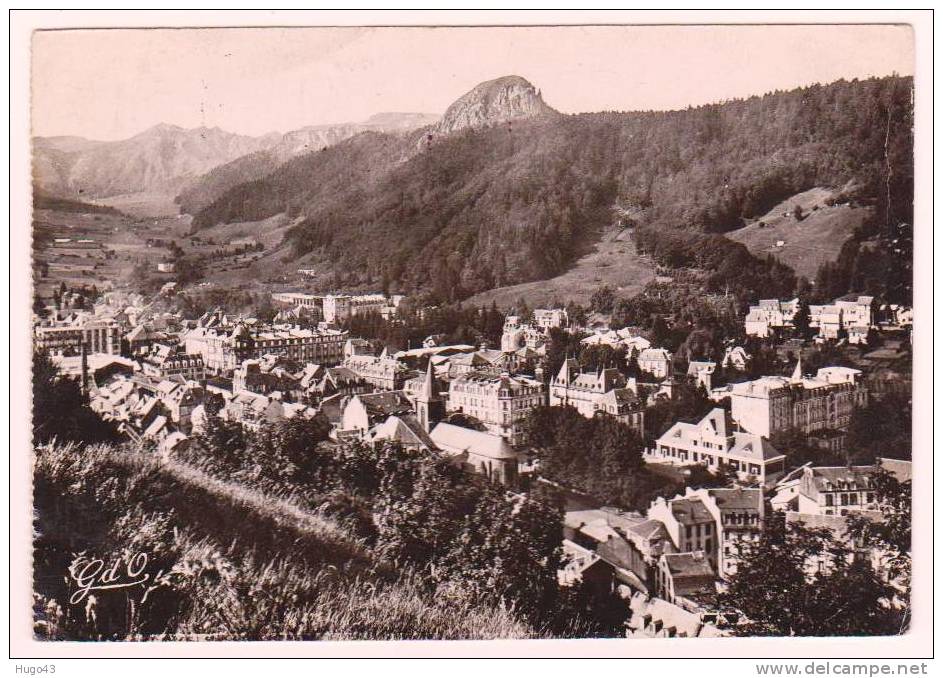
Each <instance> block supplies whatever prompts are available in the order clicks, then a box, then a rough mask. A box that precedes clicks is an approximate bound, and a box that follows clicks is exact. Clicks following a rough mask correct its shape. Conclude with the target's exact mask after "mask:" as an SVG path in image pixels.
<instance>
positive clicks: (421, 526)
mask: <svg viewBox="0 0 943 678" xmlns="http://www.w3.org/2000/svg"><path fill="white" fill-rule="evenodd" d="M477 497H478V488H477V487H476V486H475V485H473V484H469V483H467V482H466V478H465V477H464V472H463V471H462V470H461V469H459V468H457V467H455V466H453V465H451V464H449V463H448V462H447V461H445V460H441V459H417V460H408V459H400V460H398V461H397V462H396V463H394V464H393V465H390V466H388V467H387V469H386V473H385V474H384V477H383V480H382V481H381V484H380V491H379V496H378V498H377V502H376V506H375V514H376V516H377V518H376V522H377V529H378V533H379V534H378V540H377V542H378V546H379V548H380V550H381V551H382V552H383V553H384V554H385V556H386V557H388V558H390V559H391V560H393V561H402V562H409V563H412V564H414V565H417V566H418V567H419V568H420V569H429V568H430V567H431V566H434V565H435V564H436V563H439V562H441V561H442V559H443V558H444V557H445V555H446V554H447V553H448V552H449V549H451V548H452V541H453V540H454V539H455V537H456V535H457V534H458V533H459V530H460V529H461V528H462V524H463V521H464V519H465V516H467V515H469V514H470V513H472V512H473V510H474V507H475V502H476V499H477Z"/></svg>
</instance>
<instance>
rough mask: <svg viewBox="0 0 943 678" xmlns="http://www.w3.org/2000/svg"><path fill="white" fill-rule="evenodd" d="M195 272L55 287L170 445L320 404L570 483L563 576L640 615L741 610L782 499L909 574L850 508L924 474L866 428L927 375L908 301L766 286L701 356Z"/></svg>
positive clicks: (130, 422) (877, 511) (62, 365)
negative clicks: (235, 282) (802, 295)
mask: <svg viewBox="0 0 943 678" xmlns="http://www.w3.org/2000/svg"><path fill="white" fill-rule="evenodd" d="M63 288H65V285H63ZM175 294H176V291H175V290H174V288H173V286H171V287H169V288H166V289H164V290H162V291H161V292H160V293H159V294H157V295H154V296H153V297H152V298H146V297H145V296H143V295H142V294H138V293H134V292H131V291H126V290H120V289H111V290H108V291H103V292H101V293H100V294H99V295H98V296H97V297H95V298H87V297H88V296H90V295H88V292H87V291H86V292H85V293H84V295H81V298H78V297H79V296H80V293H78V292H72V291H70V290H68V289H62V290H56V293H55V295H54V298H53V299H51V300H50V302H49V303H48V304H40V305H38V306H37V307H36V309H35V310H36V313H37V318H36V321H35V326H34V330H33V332H34V347H35V350H36V352H37V358H36V359H37V360H48V361H49V363H50V365H51V367H52V368H53V369H54V370H56V371H58V373H59V375H60V377H58V378H66V379H69V380H72V381H73V382H74V383H76V384H77V385H78V388H79V390H80V392H81V394H82V398H83V400H84V402H85V403H87V405H88V407H90V409H91V410H92V411H94V412H95V413H96V414H97V416H98V417H100V419H101V420H102V421H103V422H106V423H107V424H108V425H109V426H112V427H113V429H114V431H115V432H116V435H117V436H118V439H120V440H123V441H126V442H128V443H130V444H133V445H136V446H138V447H139V448H140V449H144V450H149V454H152V455H154V456H155V457H156V458H161V459H175V458H179V459H188V460H192V459H193V454H194V452H195V451H197V450H199V449H200V441H201V440H202V439H203V437H205V436H206V435H208V431H209V430H215V427H218V426H220V425H221V424H220V422H222V425H224V426H234V427H236V428H237V429H239V430H242V431H245V432H246V433H247V434H252V433H254V434H259V433H260V432H261V433H262V434H264V435H267V434H266V432H269V431H272V430H275V428H276V427H278V426H280V425H282V424H284V423H285V422H292V421H294V422H318V425H320V426H323V427H324V431H325V435H324V436H323V440H321V441H320V442H318V443H317V445H318V446H319V447H320V446H326V447H328V448H330V447H334V448H343V447H344V446H348V445H360V446H362V447H364V448H368V449H374V450H376V449H379V448H381V447H384V446H387V447H389V446H393V447H395V448H397V449H399V450H403V451H406V452H408V453H411V454H415V455H423V456H432V457H436V458H439V459H443V460H446V461H447V463H448V464H449V465H451V466H453V467H454V468H456V469H460V470H461V471H463V472H464V473H465V474H468V475H470V476H472V477H477V478H480V479H481V480H482V481H484V482H486V483H488V484H489V485H493V486H495V487H501V488H503V490H502V491H503V492H505V493H506V494H507V496H508V497H510V498H512V500H514V498H522V497H532V496H542V494H544V493H547V492H554V493H555V495H554V496H556V497H557V498H558V500H559V501H560V502H561V505H562V516H563V519H562V525H559V534H560V541H559V544H558V547H559V548H560V549H561V550H562V554H563V555H562V558H561V559H560V565H559V570H558V572H557V582H558V584H559V586H560V587H561V588H562V589H568V588H571V589H575V588H576V587H580V588H581V590H584V591H588V592H590V595H591V599H592V600H595V601H599V600H607V601H609V602H608V603H607V604H608V605H610V606H611V605H612V604H613V601H615V605H616V607H617V608H618V611H617V612H616V613H614V614H611V615H610V616H611V618H613V619H615V620H616V624H617V626H618V629H617V630H616V633H618V634H619V635H624V636H626V637H714V636H722V635H731V634H733V633H735V631H736V629H737V626H738V624H741V623H745V622H747V621H749V620H750V619H751V616H750V611H749V610H747V609H744V607H745V605H741V606H739V607H737V606H736V605H735V604H733V603H730V602H729V600H731V599H729V598H728V599H727V600H728V602H727V603H724V604H719V603H718V602H717V601H718V600H724V598H723V596H724V594H728V595H729V594H730V591H732V590H733V591H736V590H738V588H737V587H738V586H740V587H742V584H739V585H738V584H736V583H734V584H731V581H733V580H735V578H736V576H737V572H738V567H739V565H740V564H741V559H742V557H743V554H744V553H748V552H749V549H750V547H751V546H753V547H755V546H756V545H757V544H758V543H759V542H760V541H761V538H762V536H763V535H764V533H765V532H766V531H768V530H769V529H770V525H772V524H773V523H777V522H779V523H781V524H782V525H785V526H786V528H787V529H788V526H791V525H802V526H808V527H810V528H815V529H818V530H824V531H825V532H827V533H829V534H830V535H831V536H832V537H833V538H834V539H835V540H836V541H837V542H838V543H841V544H844V545H846V546H847V549H848V552H849V554H850V555H849V556H848V557H849V558H852V559H854V558H859V557H864V558H868V559H870V560H871V561H872V564H873V566H874V568H875V571H876V572H878V573H879V574H880V575H881V576H882V577H883V578H884V580H885V583H886V584H887V585H889V586H891V587H895V586H898V587H899V586H901V583H900V579H901V575H900V573H899V572H898V571H897V570H895V568H894V567H892V561H893V558H892V557H891V555H890V554H889V553H886V552H884V551H882V550H881V549H878V548H873V545H869V544H865V543H862V542H861V540H860V539H857V540H856V539H855V538H853V537H851V536H849V534H850V533H849V531H848V528H849V525H851V524H853V523H854V522H855V521H856V520H857V519H858V517H864V518H866V519H868V520H873V521H881V520H882V519H883V518H882V514H881V509H882V506H883V505H884V503H886V502H887V497H886V496H885V495H884V494H882V492H881V488H882V487H884V485H882V484H881V483H882V482H883V481H882V480H881V479H883V478H887V477H889V478H891V479H892V481H891V482H893V483H895V484H896V485H897V486H906V485H907V484H909V482H910V478H911V469H910V461H909V459H910V450H909V449H901V448H900V447H895V446H894V445H892V444H891V441H890V438H888V439H887V440H880V439H878V440H872V441H871V442H872V443H873V444H871V445H870V446H869V447H868V448H867V449H864V448H862V446H861V440H862V435H863V434H862V417H865V418H868V417H873V416H879V415H877V414H876V413H879V412H881V411H882V409H881V408H882V407H888V406H890V404H892V403H897V402H899V398H900V395H901V394H902V393H906V392H907V391H908V388H909V374H903V373H901V371H900V370H898V369H895V367H894V366H895V365H896V364H898V363H899V362H900V359H901V356H905V355H906V353H907V351H909V344H910V336H911V329H912V325H913V314H912V311H911V309H910V308H906V307H902V306H900V305H891V304H885V303H882V302H881V300H880V299H876V298H874V297H870V296H860V295H850V296H848V297H846V298H839V299H835V300H834V301H833V302H832V303H830V304H824V305H810V304H808V303H807V301H806V300H800V299H799V298H793V299H786V300H779V299H762V300H756V301H755V302H754V303H753V304H752V305H750V306H749V308H748V309H746V310H745V311H744V312H743V313H742V315H741V319H740V323H741V327H742V330H741V331H738V332H737V333H736V336H730V337H726V338H723V340H722V342H721V344H720V345H719V347H714V348H704V349H703V350H702V351H701V352H700V354H698V355H692V354H691V352H690V351H682V350H681V348H682V347H679V346H678V345H677V342H676V341H675V342H672V341H671V340H665V338H664V336H662V337H661V340H662V341H661V342H660V341H659V339H660V337H659V336H658V333H657V332H653V331H651V330H650V329H644V328H641V327H635V326H632V325H625V326H622V327H612V326H610V324H609V323H607V322H606V318H605V317H602V316H600V314H598V313H587V309H582V308H575V309H574V308H573V307H572V306H566V307H565V306H563V305H561V306H556V307H551V308H537V309H529V308H527V307H526V304H521V305H518V307H517V308H513V309H509V311H508V312H507V313H506V314H501V313H499V311H498V310H497V309H496V308H492V309H490V310H489V309H486V308H481V309H476V310H473V311H471V315H472V316H474V317H478V318H481V319H482V323H481V324H482V326H484V325H488V327H489V330H490V336H488V334H489V332H477V333H472V334H475V336H473V337H469V338H468V339H469V343H465V342H457V341H450V337H449V334H454V333H447V332H433V333H431V334H429V335H428V336H426V337H424V338H423V339H422V341H417V342H415V345H410V344H411V342H410V343H408V344H407V345H406V346H402V345H399V346H397V345H388V344H387V343H385V342H384V341H383V339H382V337H384V336H390V331H392V330H395V328H397V327H402V326H403V325H405V324H407V323H409V322H416V319H417V318H419V319H425V320H427V321H428V320H429V318H433V317H435V313H436V312H437V309H436V307H434V306H430V305H421V304H416V303H415V302H414V300H413V299H411V298H409V297H406V296H404V295H387V294H382V293H372V294H338V293H323V294H322V293H318V294H315V293H310V292H308V291H298V290H289V291H277V292H272V293H271V307H272V309H271V312H270V313H268V316H269V317H261V316H262V314H259V315H258V317H253V316H252V315H249V314H246V313H233V312H231V310H230V309H226V308H220V307H213V308H209V309H207V310H206V311H205V312H203V313H202V314H200V315H199V316H198V317H191V318H187V317H185V314H184V313H182V312H181V311H180V310H175V309H174V307H173V304H172V303H171V301H172V299H173V297H174V295H175ZM423 326H426V325H423ZM443 329H444V328H443ZM672 344H673V345H672ZM686 347H687V348H689V347H688V346H687V345H686ZM684 353H686V354H687V355H684ZM590 424H592V425H593V426H595V425H596V424H599V426H600V429H599V430H600V431H605V430H610V429H611V431H614V432H615V433H614V434H612V435H614V436H616V437H615V440H617V441H618V445H617V449H615V454H616V455H617V457H618V456H619V455H622V456H623V457H624V459H622V460H621V461H619V462H618V463H617V464H616V465H615V466H612V467H610V468H603V466H605V464H603V463H602V462H599V463H598V464H597V463H596V462H594V459H597V457H596V456H595V455H597V453H598V452H599V450H598V449H596V448H595V447H594V446H595V445H596V443H597V438H596V437H595V435H596V434H595V433H592V431H594V430H595V429H592V428H585V427H586V426H589V425H590ZM581 426H582V427H583V428H580V427H581ZM605 427H610V429H606V428H605ZM574 431H588V432H589V433H587V434H586V437H583V438H582V439H580V438H579V436H577V438H576V439H572V438H573V435H575V434H574V433H573V432H574ZM603 435H604V433H599V439H600V440H602V439H603V438H602V436H603ZM867 435H868V434H867V433H865V434H864V436H865V437H867ZM598 447H599V449H601V448H602V447H604V443H599V446H598ZM309 452H310V453H311V454H314V453H315V452H314V450H309ZM630 457H631V458H632V459H631V461H626V460H627V459H629V458H630ZM577 462H578V463H577ZM620 464H621V465H620ZM577 466H582V468H579V469H578V468H576V467H577ZM595 466H598V468H594V467H595ZM612 472H614V473H615V474H616V475H620V474H624V475H625V477H622V478H619V477H616V478H613V477H606V474H610V473H612ZM629 486H631V487H629ZM821 566H822V564H821V563H818V564H817V565H816V567H821ZM718 596H721V598H718ZM893 604H898V603H893ZM899 604H901V605H903V604H904V603H899ZM610 632H611V629H610Z"/></svg>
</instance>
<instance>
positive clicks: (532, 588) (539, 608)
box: [437, 484, 563, 620]
mask: <svg viewBox="0 0 943 678" xmlns="http://www.w3.org/2000/svg"><path fill="white" fill-rule="evenodd" d="M562 526H563V510H562V507H561V506H555V505H552V504H548V503H544V502H541V501H535V500H533V499H530V498H526V497H522V498H519V499H511V498H509V497H508V495H507V493H506V492H505V491H504V489H503V488H501V487H500V486H498V485H492V484H488V485H487V486H486V487H485V488H484V489H483V491H482V492H481V494H480V495H479V496H478V498H477V501H476V503H475V507H474V510H473V511H472V512H471V513H470V514H469V515H467V516H465V517H464V519H463V520H462V525H461V529H460V530H459V531H458V533H457V534H456V535H455V538H454V540H453V542H452V544H451V547H450V548H449V550H448V552H447V553H446V554H445V556H444V557H443V559H442V563H441V568H437V569H438V578H439V580H440V581H443V582H445V586H446V590H450V591H457V592H459V593H460V595H462V596H463V597H464V596H467V597H468V598H469V599H470V600H471V601H474V602H493V603H504V604H507V605H513V606H514V607H515V608H516V609H517V610H519V611H521V612H522V613H523V614H525V615H526V616H527V617H528V618H530V619H532V620H536V619H538V618H539V617H540V616H541V615H543V614H545V613H546V611H547V610H550V609H552V608H553V606H554V604H555V602H556V596H557V592H558V587H557V571H558V570H559V569H560V563H561V556H562V549H561V542H562V540H563V527H562Z"/></svg>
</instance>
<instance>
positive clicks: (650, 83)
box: [31, 25, 914, 140]
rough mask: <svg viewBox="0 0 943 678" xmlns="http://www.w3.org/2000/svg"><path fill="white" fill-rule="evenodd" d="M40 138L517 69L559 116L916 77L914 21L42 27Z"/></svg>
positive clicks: (452, 85) (447, 86)
mask: <svg viewBox="0 0 943 678" xmlns="http://www.w3.org/2000/svg"><path fill="white" fill-rule="evenodd" d="M32 58H33V63H32V97H33V99H32V102H31V109H32V129H33V134H34V135H36V136H53V135H77V136H84V137H87V138H92V139H102V140H112V139H124V138H127V137H130V136H133V135H134V134H137V133H139V132H142V131H144V130H145V129H147V128H149V127H151V126H153V125H155V124H158V123H169V124H175V125H180V126H181V127H188V128H189V127H199V126H201V125H205V126H207V127H220V128H222V129H225V130H227V131H230V132H237V133H240V134H248V135H261V134H265V133H268V132H274V131H279V132H287V131H289V130H292V129H297V128H299V127H304V126H306V125H318V124H329V123H339V122H356V121H361V120H365V119H366V118H368V117H369V116H370V115H372V114H374V113H379V112H387V111H410V112H422V113H438V114H441V113H443V112H444V111H445V109H446V108H447V107H448V106H449V104H451V103H452V102H453V101H455V99H457V98H458V97H460V96H461V95H462V94H464V93H465V92H467V91H468V90H470V89H471V88H472V87H474V86H475V85H476V84H478V83H480V82H483V81H485V80H490V79H492V78H497V77H500V76H503V75H512V74H513V75H520V76H522V77H524V78H527V79H528V80H529V81H530V82H531V83H533V84H534V86H535V87H538V88H539V89H540V90H541V91H542V93H543V97H544V100H545V101H546V102H547V103H548V104H550V105H551V106H553V107H554V108H556V109H557V110H559V111H562V112H564V113H579V112H587V111H602V110H623V111H629V110H669V109H678V108H685V107H687V106H689V105H694V106H696V105H700V104H705V103H712V102H718V101H724V100H727V99H733V98H739V97H748V96H752V95H754V94H756V95H762V94H764V93H766V92H769V91H773V90H776V89H780V90H783V89H792V88H795V87H798V86H802V85H808V84H813V83H816V82H819V83H827V82H832V81H835V80H838V79H840V78H845V79H852V78H864V77H869V76H883V75H890V74H891V73H899V74H901V75H912V74H913V68H914V48H913V35H912V31H911V29H910V27H909V26H877V25H871V26H868V25H842V26H835V25H832V26H823V25H817V26H816V25H806V26H797V25H792V26H789V25H782V26H618V27H603V26H599V27H586V26H567V27H498V28H468V27H465V28H445V27H442V28H425V27H424V28H400V27H396V28H254V29H253V28H250V29H246V28H235V29H167V30H163V29H151V30H126V29H120V30H81V31H37V32H35V33H34V34H33V50H32Z"/></svg>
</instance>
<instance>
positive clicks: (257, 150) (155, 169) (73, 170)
mask: <svg viewBox="0 0 943 678" xmlns="http://www.w3.org/2000/svg"><path fill="white" fill-rule="evenodd" d="M436 120H438V116H433V115H427V114H423V113H380V114H377V115H375V116H372V117H371V118H369V119H368V120H366V121H364V122H361V123H342V124H337V125H315V126H309V127H303V128H301V129H297V130H292V131H290V132H287V133H285V134H279V133H270V134H266V135H263V136H258V137H252V136H245V135H240V134H233V133H231V132H226V131H224V130H221V129H219V128H218V127H212V128H209V127H197V128H194V129H184V128H182V127H178V126H176V125H168V124H159V125H155V126H154V127H151V128H150V129H147V130H145V131H144V132H141V133H140V134H137V135H135V136H133V137H131V138H130V139H123V140H120V141H95V140H91V139H84V138H82V137H74V136H60V137H36V138H34V139H33V181H34V184H35V185H36V186H37V187H38V188H39V189H41V190H43V191H45V192H46V193H49V194H54V195H58V196H61V197H63V198H78V197H81V198H84V199H95V198H107V197H111V196H115V195H123V194H128V193H145V192H146V193H171V194H174V195H176V194H178V193H180V192H181V191H185V190H187V189H188V187H189V186H191V185H192V184H194V183H199V182H200V181H201V180H202V178H203V177H204V175H206V174H207V173H209V172H211V171H212V170H214V169H217V168H220V167H221V166H225V165H227V164H228V163H230V162H233V161H239V163H240V164H239V165H238V166H239V167H253V165H252V163H253V162H255V163H257V164H258V167H260V168H261V169H260V170H259V171H263V172H264V171H265V170H267V169H269V168H274V167H275V166H277V165H278V164H280V163H282V162H284V161H286V160H288V159H289V158H291V157H293V156H295V155H299V154H302V153H305V152H308V151H311V150H317V149H320V148H324V147H325V146H330V145H332V144H336V143H338V142H340V141H343V140H344V139H348V138H350V137H352V136H354V135H356V134H360V133H361V132H365V131H377V132H384V133H390V134H397V133H401V132H405V131H409V130H412V129H414V128H417V127H422V126H425V125H429V124H431V123H433V122H435V121H436ZM248 158H253V160H252V161H250V160H248ZM245 177H246V178H251V177H252V174H251V172H248V173H247V174H245ZM242 180H245V178H244V179H242ZM208 181H210V182H212V181H213V180H212V179H208Z"/></svg>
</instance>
